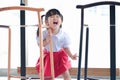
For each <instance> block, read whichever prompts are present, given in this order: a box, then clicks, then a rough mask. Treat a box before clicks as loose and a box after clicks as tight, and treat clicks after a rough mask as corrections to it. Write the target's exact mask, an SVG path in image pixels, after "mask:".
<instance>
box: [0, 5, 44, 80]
mask: <svg viewBox="0 0 120 80" xmlns="http://www.w3.org/2000/svg"><path fill="white" fill-rule="evenodd" d="M7 10H28V11H34V12H37V15H38V27H39V35H40V55H41V56H40V63H41V64H40V77H41V80H44V65H43V52H42V46H43V41H42V26H41V17H40V12H41V11H44V8H33V7H26V6H10V7H3V8H0V11H7ZM0 27H4V28H8V33H9V34H8V80H10V78H11V77H13V78H21V79H27V77H25V76H12V75H11V74H10V69H11V29H10V27H9V26H3V25H1V26H0Z"/></svg>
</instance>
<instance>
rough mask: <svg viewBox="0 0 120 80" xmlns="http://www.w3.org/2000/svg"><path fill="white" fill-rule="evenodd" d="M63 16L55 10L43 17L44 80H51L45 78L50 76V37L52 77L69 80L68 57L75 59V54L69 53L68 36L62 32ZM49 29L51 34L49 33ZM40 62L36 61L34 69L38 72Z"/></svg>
mask: <svg viewBox="0 0 120 80" xmlns="http://www.w3.org/2000/svg"><path fill="white" fill-rule="evenodd" d="M62 22H63V16H62V14H61V13H60V12H59V11H58V10H57V9H50V10H49V11H48V12H47V13H46V15H45V24H46V26H47V27H48V28H47V29H46V30H44V31H43V46H44V50H43V52H44V76H45V80H51V79H50V78H46V77H48V76H51V70H50V69H51V68H50V50H49V43H50V37H52V43H53V57H54V72H55V73H54V74H55V75H54V76H55V77H57V76H59V75H62V76H63V78H64V80H71V77H70V74H69V69H70V68H71V62H70V60H69V57H70V58H71V59H73V60H76V59H77V56H76V54H74V55H72V53H71V51H70V48H69V46H70V39H69V36H68V35H67V34H66V33H65V32H64V31H62V29H61V27H62ZM49 29H50V30H51V33H52V34H50V33H49ZM38 33H39V31H38V32H37V42H38V45H39V35H38ZM39 65H40V60H39V59H38V61H37V64H36V69H37V71H38V72H39V67H40V66H39Z"/></svg>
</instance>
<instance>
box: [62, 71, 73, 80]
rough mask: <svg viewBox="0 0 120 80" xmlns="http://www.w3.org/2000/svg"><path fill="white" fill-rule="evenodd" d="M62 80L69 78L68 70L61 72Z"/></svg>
mask: <svg viewBox="0 0 120 80" xmlns="http://www.w3.org/2000/svg"><path fill="white" fill-rule="evenodd" d="M62 76H63V78H64V80H71V76H70V73H69V71H68V70H67V71H65V72H64V73H63V74H62Z"/></svg>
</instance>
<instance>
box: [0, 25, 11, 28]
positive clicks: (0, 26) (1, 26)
mask: <svg viewBox="0 0 120 80" xmlns="http://www.w3.org/2000/svg"><path fill="white" fill-rule="evenodd" d="M0 28H9V26H6V25H0Z"/></svg>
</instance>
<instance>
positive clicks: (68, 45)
mask: <svg viewBox="0 0 120 80" xmlns="http://www.w3.org/2000/svg"><path fill="white" fill-rule="evenodd" d="M70 44H71V40H70V37H69V36H68V34H64V45H63V47H64V48H69V47H70Z"/></svg>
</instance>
